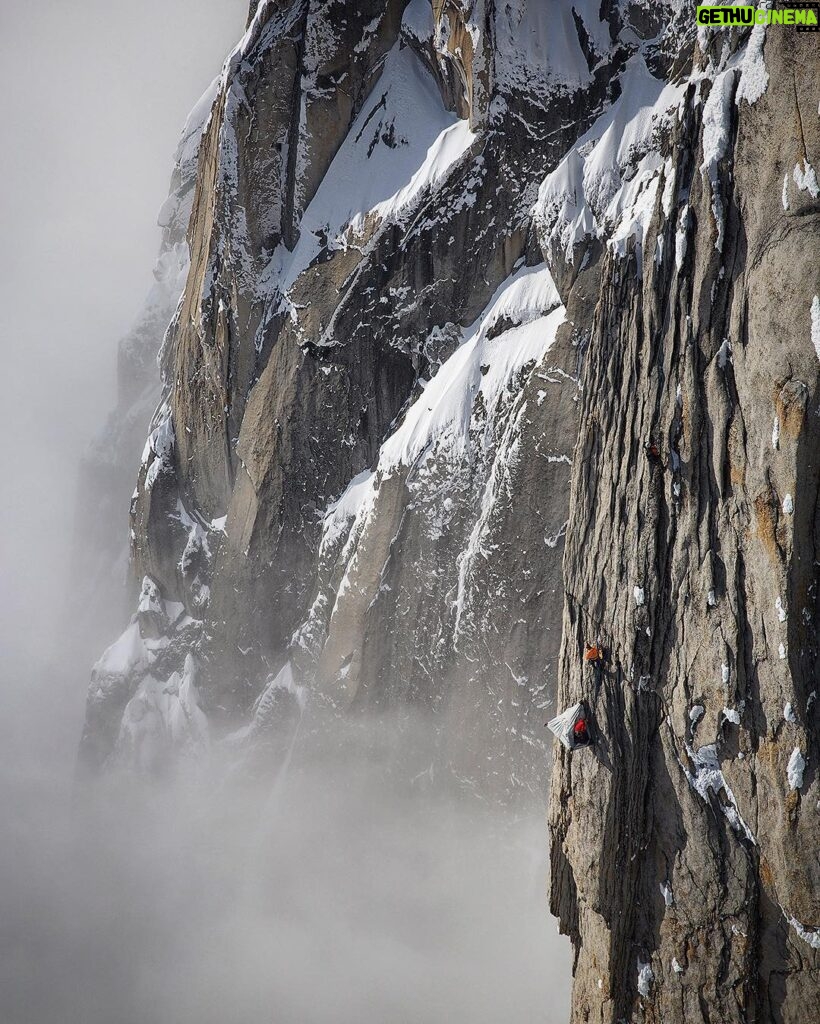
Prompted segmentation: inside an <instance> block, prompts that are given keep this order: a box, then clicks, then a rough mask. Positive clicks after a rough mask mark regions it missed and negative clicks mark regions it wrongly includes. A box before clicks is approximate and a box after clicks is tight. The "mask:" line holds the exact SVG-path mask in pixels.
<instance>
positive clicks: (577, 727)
mask: <svg viewBox="0 0 820 1024" xmlns="http://www.w3.org/2000/svg"><path fill="white" fill-rule="evenodd" d="M547 728H548V729H549V730H550V732H552V733H554V734H555V735H556V736H557V737H558V739H559V740H560V741H561V742H562V743H563V744H564V746H565V747H566V748H567V750H577V749H578V748H579V747H589V746H592V733H591V726H590V721H589V712H588V711H587V706H586V704H585V703H584V701H581V702H580V704H574V705H573V706H572V707H571V708H567V710H566V711H562V712H561V714H560V715H558V716H557V717H556V718H553V719H552V720H551V721H549V722H547Z"/></svg>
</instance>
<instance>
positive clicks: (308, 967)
mask: <svg viewBox="0 0 820 1024" xmlns="http://www.w3.org/2000/svg"><path fill="white" fill-rule="evenodd" d="M360 732H361V730H360ZM405 737H406V738H407V739H408V740H409V742H411V743H413V742H414V740H413V737H412V734H409V735H408V733H407V732H406V731H405ZM5 739H6V740H7V745H6V748H5V753H4V755H3V759H4V762H5V766H4V771H3V773H2V780H3V781H2V783H0V817H1V818H2V820H3V822H4V833H5V836H6V841H5V842H4V844H3V845H2V847H0V949H1V950H2V955H1V956H0V993H2V995H0V1018H2V1020H3V1021H4V1022H6V1024H18V1022H20V1024H23V1022H25V1024H46V1022H49V1021H53V1020H60V1021H63V1022H65V1024H73V1022H77V1024H79V1022H82V1024H98V1022H99V1024H110V1022H111V1021H117V1022H118V1024H129V1022H132V1021H133V1022H135V1024H136V1022H138V1021H139V1022H145V1021H152V1022H158V1024H171V1022H173V1024H184V1022H188V1021H191V1022H193V1021H196V1022H198V1024H207V1022H214V1024H217V1022H220V1024H221V1022H224V1021H227V1020H230V1021H232V1022H235V1024H243V1022H257V1021H268V1020H275V1021H277V1024H286V1022H294V1024H297V1022H298V1024H310V1022H330V1021H333V1022H347V1021H350V1022H373V1024H376V1022H384V1021H399V1020H402V1021H408V1022H413V1024H420V1022H426V1021H430V1022H440V1021H465V1022H466V1021H470V1022H481V1021H486V1022H488V1024H490V1022H497V1021H499V1020H511V1021H521V1022H525V1021H542V1022H545V1024H552V1022H553V1021H555V1022H558V1021H562V1020H565V1019H567V1015H568V1013H567V1005H568V990H569V980H570V963H569V949H568V944H567V943H566V940H564V939H560V938H559V937H558V936H557V934H556V930H555V923H554V921H552V920H551V919H550V917H549V915H548V912H547V908H546V901H545V893H546V877H547V874H546V863H545V857H544V851H545V849H546V842H545V826H544V823H543V821H542V814H541V813H539V812H538V810H537V808H535V807H533V809H532V812H531V813H527V814H525V815H523V816H521V815H520V814H519V815H518V816H514V815H513V814H512V812H505V811H503V810H501V809H499V808H498V807H494V806H490V805H486V804H483V803H481V802H478V801H476V800H474V799H470V798H467V797H465V796H463V795H462V796H458V795H456V794H453V793H449V794H446V793H445V791H444V788H443V787H440V786H438V785H437V783H436V780H431V779H430V778H429V776H424V777H421V778H416V779H415V780H411V779H410V778H409V777H408V776H407V775H406V774H405V773H404V772H403V771H401V770H397V769H396V768H395V758H394V757H390V756H389V751H388V750H387V749H386V747H385V745H384V744H382V743H380V742H379V741H378V740H376V741H375V742H370V743H366V744H365V745H364V746H361V745H360V746H359V748H358V753H356V752H355V751H354V749H353V747H352V746H351V744H350V743H348V742H347V741H346V740H345V741H343V742H341V743H340V744H339V745H338V746H336V748H335V749H334V750H333V751H328V753H327V755H326V756H325V757H321V756H320V757H317V756H316V755H315V754H314V753H313V752H311V755H310V757H309V758H299V757H298V756H297V757H295V758H294V760H293V763H292V764H291V766H290V768H289V770H287V771H286V772H283V771H277V770H274V769H273V768H271V770H270V771H267V770H259V766H257V771H256V773H255V777H254V778H252V779H248V778H247V777H243V778H242V779H239V778H237V777H234V778H231V775H230V773H227V775H226V772H225V770H224V767H225V766H224V765H217V764H216V763H213V764H212V766H211V767H210V768H207V767H206V768H203V767H202V766H201V765H200V766H199V767H197V768H196V769H192V770H191V771H190V772H189V773H188V774H181V775H179V776H178V777H177V779H176V781H175V782H174V784H173V785H171V784H169V783H168V781H167V780H166V782H165V783H164V784H163V785H158V784H155V783H149V782H145V781H144V780H142V781H137V780H135V779H134V778H133V777H131V778H125V777H122V776H119V777H118V776H111V777H110V778H108V779H106V780H105V781H104V782H103V783H100V784H98V785H96V786H95V788H94V792H93V793H91V792H89V791H87V790H86V791H80V790H78V789H77V788H76V787H75V786H74V784H73V782H72V779H71V771H70V765H61V764H59V763H55V762H54V760H53V759H49V758H48V757H47V756H46V754H45V752H44V751H43V749H42V748H39V749H38V748H37V746H36V744H35V745H31V744H27V743H24V742H22V741H23V740H24V739H26V740H31V739H32V737H31V736H28V737H25V736H24V735H23V734H22V733H20V734H19V735H18V740H17V741H15V740H14V739H13V738H11V737H5ZM25 747H27V750H26V749H24V748H25ZM391 764H392V765H393V767H391Z"/></svg>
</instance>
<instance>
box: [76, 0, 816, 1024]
mask: <svg viewBox="0 0 820 1024" xmlns="http://www.w3.org/2000/svg"><path fill="white" fill-rule="evenodd" d="M353 7H355V9H352V8H353ZM776 36H777V30H775V29H772V30H769V33H768V34H766V35H763V30H762V29H758V28H755V29H753V30H751V31H748V30H747V31H745V32H744V33H741V34H738V32H736V31H735V30H732V31H731V32H712V33H711V35H710V34H709V32H708V31H705V32H703V33H702V34H701V37H700V38H696V35H695V32H694V27H693V26H692V12H691V8H689V7H688V6H687V5H683V4H682V3H678V2H676V0H670V2H669V3H649V2H646V3H641V2H637V3H623V2H617V0H612V2H608V0H603V2H602V3H601V4H598V3H594V4H593V3H591V2H587V0H579V2H577V3H574V4H563V3H558V2H557V0H556V2H552V0H541V2H530V3H527V2H525V0H510V2H506V3H494V2H493V0H474V2H472V3H469V2H467V0H461V2H458V0H443V2H439V0H434V2H433V3H432V4H431V3H429V2H428V0H411V2H410V3H406V2H403V0H388V2H387V3H379V2H377V0H369V2H362V3H357V4H356V5H351V4H347V3H341V2H338V3H337V2H325V3H314V2H309V0H299V2H294V0H290V2H287V0H276V2H274V0H260V2H259V3H258V4H257V5H254V6H253V7H252V9H251V12H250V17H249V22H248V26H247V30H246V32H245V34H244V36H243V37H242V39H241V40H240V42H239V43H238V44H237V46H236V48H235V49H234V51H233V52H232V53H231V55H230V56H229V58H228V59H227V61H226V63H225V65H224V67H223V69H222V72H221V74H220V75H219V76H218V78H217V80H216V81H215V83H214V87H213V91H212V93H210V94H209V95H208V98H207V99H206V100H204V102H203V104H202V105H201V107H200V109H199V111H198V112H197V113H195V114H194V115H192V119H191V121H190V123H189V129H188V130H187V136H186V142H185V144H184V146H183V150H184V152H185V153H187V154H193V153H196V172H195V184H194V188H193V193H192V204H191V206H190V220H189V223H188V228H187V245H185V244H181V240H180V236H179V235H178V234H177V233H176V232H177V229H178V227H179V225H181V224H182V223H183V222H184V221H186V220H188V209H187V208H186V200H185V199H184V198H183V195H184V194H186V193H187V188H184V187H180V189H179V190H178V191H179V193H180V195H179V196H177V197H176V198H172V200H171V201H170V204H169V206H168V208H167V211H166V215H167V216H168V218H169V220H168V224H169V227H168V235H167V244H166V246H165V248H164V256H167V257H168V259H169V260H171V261H172V262H173V258H177V263H176V266H177V269H178V270H179V271H180V272H185V268H186V267H187V262H188V254H190V267H189V269H187V273H186V276H185V282H184V289H183V291H182V296H181V299H180V301H179V304H178V305H177V306H176V309H175V312H174V313H173V319H172V322H171V325H170V328H169V329H168V332H167V334H166V336H165V341H164V343H163V345H162V349H161V352H160V366H161V376H162V390H161V395H160V398H159V405H158V408H157V410H156V412H155V414H154V416H153V420H152V423H151V428H150V434H149V437H148V439H147V441H146V442H145V446H144V451H143V456H142V463H141V467H140V469H139V474H138V479H137V487H136V491H135V494H134V499H133V502H132V507H131V528H132V533H131V538H132V546H131V559H130V561H131V569H132V576H133V581H134V588H133V589H134V602H135V607H134V618H133V619H132V621H131V623H130V625H129V626H128V628H127V629H126V631H125V632H124V633H123V634H122V636H121V637H120V639H119V640H118V641H117V642H116V643H115V644H113V645H112V647H111V648H109V649H108V650H107V651H106V652H105V654H104V655H103V657H102V659H101V660H100V661H99V663H98V664H97V665H96V666H95V669H94V673H93V679H92V684H91V689H90V693H89V702H88V718H87V727H86V733H85V737H84V741H83V747H84V753H85V756H86V759H87V760H88V761H90V762H92V763H96V764H101V763H105V762H107V761H110V760H118V761H126V762H127V763H131V764H133V765H135V766H137V767H139V768H140V769H143V770H146V771H153V770H156V769H158V768H159V767H160V766H162V765H164V764H165V763H167V761H168V760H169V758H173V757H175V756H178V755H179V754H180V753H182V752H185V753H187V754H189V755H192V756H193V755H196V754H197V753H200V752H202V751H204V750H205V749H207V747H208V745H209V744H213V743H221V744H222V743H224V744H228V745H229V746H231V747H235V748H236V749H237V751H241V750H247V749H249V748H252V747H253V745H254V744H255V743H259V742H261V741H262V740H264V739H266V738H267V739H270V737H271V736H274V737H277V738H278V740H280V741H281V740H282V738H283V737H288V736H290V735H292V732H293V729H294V727H295V723H297V722H299V721H300V720H302V719H303V718H304V717H305V716H306V715H319V716H321V715H331V716H332V715H334V714H335V715H339V714H347V715H350V714H351V713H355V712H357V711H362V710H366V709H369V710H378V711H381V710H393V711H398V712H399V713H401V710H402V709H405V708H410V707H412V709H413V712H414V714H415V713H419V712H421V713H422V714H423V715H426V716H427V720H428V721H429V723H430V733H431V736H432V737H434V741H435V742H434V745H435V747H436V752H435V761H436V764H435V772H436V773H440V770H441V769H445V770H446V772H447V774H449V775H450V776H451V777H455V778H457V779H460V780H466V781H468V782H469V783H470V784H473V785H476V786H478V787H480V788H481V789H482V791H485V792H487V791H489V792H493V793H495V794H500V795H503V796H506V797H509V796H513V795H515V794H516V793H519V792H524V793H526V792H530V791H537V790H538V789H539V788H540V787H542V786H543V783H544V781H545V778H546V775H547V772H548V767H549V761H550V758H549V752H548V749H547V746H546V742H545V738H544V729H543V724H544V721H545V718H546V717H547V715H548V712H547V709H548V708H550V709H551V708H552V707H554V704H555V697H556V693H557V694H558V696H559V698H560V703H562V704H569V703H575V702H577V701H578V700H580V699H585V700H586V701H587V703H588V705H589V707H590V710H591V712H592V715H593V719H594V725H595V733H596V737H597V740H596V744H595V747H594V748H593V749H592V750H587V751H584V752H579V753H576V754H569V753H568V752H565V751H564V750H563V748H562V749H561V750H559V751H558V753H557V754H556V755H555V756H556V762H555V765H556V768H555V771H554V774H553V783H552V785H553V805H552V821H551V825H552V840H553V844H552V870H553V890H552V899H553V908H554V910H555V912H556V913H557V914H558V915H559V917H560V919H561V924H562V927H563V928H564V930H566V931H567V932H569V934H570V935H571V936H572V939H573V942H574V944H575V947H576V971H577V973H576V998H575V1001H574V1004H573V1007H574V1008H573V1014H574V1017H573V1019H577V1020H579V1021H580V1020H600V1021H616V1020H619V1019H629V1018H630V1015H631V1014H633V1013H642V1014H643V1017H642V1018H641V1019H646V1020H656V1019H657V1020H663V1021H677V1020H683V1019H684V1018H685V1017H686V1018H687V1019H689V1018H691V1019H692V1020H704V1021H706V1020H709V1019H710V1017H709V1013H710V1012H711V1011H710V1010H709V1007H710V1006H714V1007H718V1008H719V1014H720V1019H721V1020H727V1021H730V1020H737V1021H741V1020H747V1019H751V1018H752V1017H754V1014H757V1017H756V1019H758V1020H768V1019H771V1020H781V1019H782V1020H795V1021H796V1020H800V1019H804V1018H801V1016H800V1014H801V1013H802V1012H804V1011H805V1010H806V1008H807V1007H808V1002H807V1001H806V1000H807V998H808V997H807V992H808V991H809V989H810V987H811V984H812V978H813V979H814V983H815V984H816V958H817V953H816V949H817V941H816V933H815V930H814V929H815V928H817V926H818V925H820V909H819V908H818V906H817V904H816V899H817V892H818V890H819V889H820V885H818V882H819V881H820V879H818V877H817V872H818V865H817V863H816V860H814V861H813V860H811V858H810V857H809V855H808V854H801V853H799V852H797V853H796V852H795V851H801V850H803V851H807V850H810V849H816V848H817V838H818V832H817V815H816V808H815V804H816V803H817V793H816V787H817V781H816V774H815V773H814V772H813V769H812V767H811V765H812V764H813V761H814V759H816V750H817V741H818V736H817V719H816V711H815V708H816V704H815V701H814V697H813V695H812V694H813V689H812V680H816V677H817V675H818V662H817V650H818V646H817V639H816V637H817V625H818V598H817V573H816V565H817V562H818V559H820V555H818V551H820V537H819V536H818V530H820V526H818V520H817V496H818V473H817V464H816V456H815V454H814V453H815V452H816V450H817V444H816V443H814V444H812V439H813V433H814V434H816V432H817V429H818V427H817V424H818V423H820V418H818V405H817V402H818V396H817V387H818V356H819V355H820V341H818V337H817V335H818V331H819V330H820V328H818V329H817V330H815V327H816V326H817V324H820V312H818V310H820V306H818V300H817V299H816V298H814V295H815V292H818V291H820V288H818V282H817V271H816V261H814V262H812V261H808V260H806V259H804V258H801V253H802V254H806V253H811V252H816V249H817V233H816V224H817V200H818V188H817V182H816V177H815V174H814V171H813V169H812V168H813V165H814V166H816V162H817V161H816V159H814V157H813V153H815V151H816V149H817V142H818V123H817V121H818V118H817V96H815V95H813V93H812V88H813V87H814V86H813V82H814V79H813V76H812V68H813V67H816V62H815V63H814V64H813V63H812V62H813V61H814V53H815V51H814V50H812V49H811V45H810V43H809V42H806V39H809V40H810V39H811V36H807V37H806V36H797V35H793V34H791V33H790V32H786V33H785V34H783V33H781V34H780V36H779V37H776ZM795 40H796V42H795ZM795 124H798V125H799V129H800V130H799V133H798V134H797V139H798V141H797V143H795V142H794V138H795V131H796V129H795V128H794V125H795ZM762 140H764V141H765V149H764V148H763V141H762ZM183 165H184V166H190V165H189V164H188V163H186V162H185V160H182V161H181V163H180V166H183ZM183 180H184V181H186V182H187V181H189V178H188V174H187V172H180V181H183ZM172 225H174V227H173V230H172V227H171V226H172ZM171 254H176V257H173V258H172V255H171ZM785 266H787V267H788V268H789V269H788V274H786V273H784V271H783V268H784V267H785ZM175 280H176V278H175ZM165 294H166V301H167V304H168V307H170V305H171V304H172V303H173V302H174V301H175V289H174V288H171V287H168V289H167V290H166V293H165ZM815 307H817V308H815ZM166 308H167V307H166ZM815 314H816V315H815ZM815 321H816V323H815ZM149 335H150V336H151V337H153V334H152V332H145V333H144V335H143V336H142V338H141V343H140V344H135V351H136V349H139V353H140V356H139V359H138V360H137V362H138V363H139V365H147V364H148V356H149V355H151V354H152V353H151V352H150V348H151V342H150V340H149ZM816 350H817V351H816ZM141 379H142V378H141ZM145 380H146V384H145V387H146V389H147V388H149V386H150V385H149V383H148V380H149V377H148V376H146V378H145ZM133 399H134V394H133V393H130V394H127V395H125V394H124V395H123V396H122V401H123V404H124V407H127V406H128V403H130V402H132V401H133ZM773 423H774V428H773V426H772V424H773ZM579 429H580V435H579ZM650 440H651V441H653V442H655V443H656V444H657V446H658V456H657V458H655V457H654V456H652V455H651V453H650V456H649V457H647V455H646V454H645V453H644V450H643V445H644V442H647V441H650ZM813 460H815V461H813ZM562 563H563V564H562ZM562 635H563V639H562ZM593 638H594V639H599V640H600V641H601V642H602V644H603V645H604V646H605V647H606V648H607V649H608V651H609V654H608V660H607V662H606V664H605V665H604V667H603V669H601V670H600V671H599V675H598V676H597V677H596V676H594V675H593V672H594V671H595V670H593V669H592V667H591V666H589V665H587V666H586V667H585V666H584V663H583V661H582V651H583V644H584V643H585V642H586V641H588V640H590V639H593ZM784 706H788V708H789V709H790V713H789V714H787V715H785V718H784V712H783V707H784ZM696 709H700V711H699V713H698V712H697V711H696ZM286 747H287V743H286V742H285V744H284V747H283V749H285V748H286ZM795 752H796V756H795ZM431 772H432V768H431ZM437 777H438V775H437ZM793 783H794V784H793ZM704 892H705V893H707V895H708V898H707V899H704V898H703V893H704ZM667 893H668V896H667V895H666V894H667ZM716 906H717V907H721V908H723V909H722V910H721V911H720V915H719V919H718V917H716V916H715V912H714V908H715V907H716ZM812 970H814V974H812ZM704 993H706V994H705V995H704ZM766 1014H768V1016H766ZM778 1014H779V1016H778ZM711 1019H714V1017H712V1018H711Z"/></svg>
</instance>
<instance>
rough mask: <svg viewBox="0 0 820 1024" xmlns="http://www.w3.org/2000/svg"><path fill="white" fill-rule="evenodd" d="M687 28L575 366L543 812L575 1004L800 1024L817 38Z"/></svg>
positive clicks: (819, 539)
mask: <svg viewBox="0 0 820 1024" xmlns="http://www.w3.org/2000/svg"><path fill="white" fill-rule="evenodd" d="M701 44H702V46H703V49H702V50H700V49H699V51H698V53H697V55H696V60H695V70H694V72H693V74H692V75H691V77H690V79H689V83H688V84H687V85H686V89H685V92H684V94H683V96H682V99H681V104H680V107H679V113H678V116H677V118H676V121H675V124H674V126H673V128H672V132H671V135H670V137H669V139H668V140H667V141H666V143H665V145H664V147H663V153H664V154H665V155H666V156H667V159H666V161H665V163H664V164H663V166H662V168H661V170H660V172H659V174H660V178H659V182H658V192H657V197H656V199H655V200H654V202H653V206H652V214H651V218H650V220H649V224H648V230H647V234H646V243H645V245H644V246H643V259H642V261H641V259H640V253H638V252H637V251H628V252H626V253H625V254H624V255H623V256H620V255H616V254H609V255H607V256H606V258H605V259H604V260H603V263H602V266H601V283H600V290H599V294H598V303H597V307H596V310H595V316H594V319H593V322H592V325H591V332H592V333H591V339H590V344H589V349H588V355H587V358H586V359H585V361H584V366H583V371H582V376H581V394H582V399H581V409H580V431H579V438H578V445H577V448H576V451H575V458H574V463H573V473H572V497H571V503H570V515H569V523H570V525H569V528H568V530H567V535H566V541H565V543H566V549H565V556H564V586H565V591H566V603H565V607H564V623H563V641H562V648H561V656H560V664H559V673H560V678H559V700H560V701H561V702H562V703H572V702H574V701H575V700H578V699H582V698H585V699H586V700H587V701H588V703H589V705H590V709H591V711H592V714H593V716H594V720H595V728H596V732H597V745H596V748H595V750H594V751H593V752H581V753H579V754H574V755H568V754H567V753H566V752H565V751H564V750H563V749H561V748H559V749H558V750H557V752H556V755H555V762H554V772H553V778H552V802H551V813H550V828H551V836H552V875H553V879H552V895H551V899H552V909H553V912H554V913H555V914H557V915H558V916H559V918H560V920H561V924H562V926H563V928H564V929H565V930H566V931H567V932H569V934H570V935H571V936H572V939H573V942H574V945H575V950H576V969H575V993H574V999H573V1015H572V1019H573V1020H574V1021H607V1022H609V1021H617V1020H622V1019H623V1020H647V1021H664V1022H666V1021H683V1020H686V1021H690V1022H693V1021H704V1022H707V1021H718V1020H719V1021H721V1022H729V1021H738V1022H739V1021H778V1022H780V1021H789V1022H794V1024H797V1022H802V1021H808V1020H811V1019H813V1018H814V1016H815V1015H816V1006H815V1003H816V998H817V993H818V991H819V990H820V988H819V987H818V983H820V954H818V950H820V928H819V927H818V926H820V859H819V858H818V850H819V849H820V824H819V823H818V808H819V807H820V802H819V801H818V798H819V797H820V789H818V779H817V768H816V764H817V757H818V738H819V737H818V715H817V704H816V699H817V687H818V683H820V648H819V647H818V617H819V614H820V606H818V593H817V592H818V565H820V506H819V505H818V501H819V500H820V463H819V462H818V441H820V435H819V434H818V431H820V402H819V400H820V395H818V365H819V364H818V356H820V349H818V343H820V335H818V325H820V319H818V314H819V313H820V309H819V308H818V299H817V298H816V295H817V293H818V285H820V280H818V261H817V253H818V251H819V250H820V217H819V215H820V207H818V198H820V192H819V191H818V188H817V183H816V178H815V172H814V170H813V169H812V168H813V167H814V166H816V165H817V162H818V158H819V157H820V153H818V143H820V133H818V128H819V127H820V126H819V125H818V111H817V101H818V95H817V89H816V81H817V78H816V71H817V66H818V65H817V49H816V40H815V39H814V38H813V37H812V36H800V35H797V34H796V33H795V34H791V33H788V32H778V31H776V30H775V31H770V32H769V33H768V34H766V35H765V36H764V35H763V32H762V30H759V29H755V30H753V32H752V36H751V39H749V40H748V41H746V42H745V45H744V43H743V41H739V40H737V39H735V38H732V39H731V46H730V45H729V37H726V36H725V35H723V34H721V35H719V36H717V37H714V38H712V39H709V38H703V39H702V40H701ZM641 264H642V265H641ZM650 439H651V440H652V441H654V442H656V443H657V445H658V447H659V451H660V458H652V457H649V458H647V455H646V454H645V453H644V450H643V445H644V443H645V442H646V441H648V440H650ZM590 637H594V638H600V640H601V642H602V643H603V645H604V646H605V647H606V648H608V649H609V656H608V660H607V662H606V664H605V666H604V667H603V669H602V670H600V671H598V670H595V669H593V668H592V667H591V666H584V665H583V664H582V661H581V651H582V645H583V642H584V640H585V639H588V638H590Z"/></svg>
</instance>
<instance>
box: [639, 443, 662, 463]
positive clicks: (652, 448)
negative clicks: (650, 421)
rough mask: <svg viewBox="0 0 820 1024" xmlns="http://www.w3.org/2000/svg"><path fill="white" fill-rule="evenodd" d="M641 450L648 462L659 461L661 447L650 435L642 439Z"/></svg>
mask: <svg viewBox="0 0 820 1024" xmlns="http://www.w3.org/2000/svg"><path fill="white" fill-rule="evenodd" d="M643 450H644V452H646V457H647V459H649V461H650V462H660V460H661V447H660V445H659V444H658V442H657V441H655V440H653V438H651V437H650V438H649V440H648V441H644V445H643Z"/></svg>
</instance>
